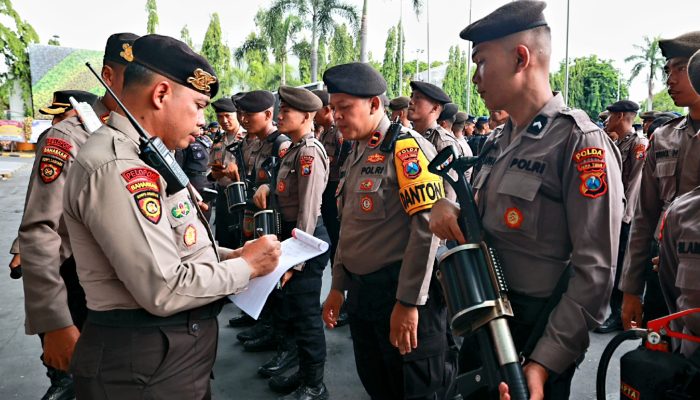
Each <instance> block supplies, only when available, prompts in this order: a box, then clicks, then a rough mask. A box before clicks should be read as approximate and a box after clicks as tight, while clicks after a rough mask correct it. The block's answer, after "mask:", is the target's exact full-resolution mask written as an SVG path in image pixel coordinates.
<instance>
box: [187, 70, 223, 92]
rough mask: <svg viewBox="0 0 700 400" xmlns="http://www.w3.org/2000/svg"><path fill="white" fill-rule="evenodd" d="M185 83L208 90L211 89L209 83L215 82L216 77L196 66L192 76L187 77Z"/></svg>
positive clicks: (198, 88)
mask: <svg viewBox="0 0 700 400" xmlns="http://www.w3.org/2000/svg"><path fill="white" fill-rule="evenodd" d="M187 83H189V84H190V85H192V86H194V88H195V89H197V90H201V91H204V92H208V91H210V90H211V88H210V87H209V85H211V84H212V83H216V77H215V76H214V75H212V74H210V73H208V72H206V71H204V70H203V69H201V68H197V69H195V70H194V76H190V77H189V78H187Z"/></svg>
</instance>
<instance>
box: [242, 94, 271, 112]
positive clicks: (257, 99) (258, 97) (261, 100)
mask: <svg viewBox="0 0 700 400" xmlns="http://www.w3.org/2000/svg"><path fill="white" fill-rule="evenodd" d="M274 106H275V95H274V94H272V92H269V91H267V90H253V91H252V92H247V93H246V94H244V95H243V97H241V98H240V99H238V100H236V107H237V108H238V109H239V110H241V111H245V112H249V113H257V112H262V111H265V110H267V109H268V108H272V107H274Z"/></svg>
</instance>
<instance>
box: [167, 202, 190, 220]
mask: <svg viewBox="0 0 700 400" xmlns="http://www.w3.org/2000/svg"><path fill="white" fill-rule="evenodd" d="M191 210H192V206H191V205H190V202H189V201H181V202H179V203H177V205H176V206H175V207H173V208H172V210H170V214H172V216H173V217H175V218H178V219H179V218H182V217H185V216H187V215H189V213H190V211H191Z"/></svg>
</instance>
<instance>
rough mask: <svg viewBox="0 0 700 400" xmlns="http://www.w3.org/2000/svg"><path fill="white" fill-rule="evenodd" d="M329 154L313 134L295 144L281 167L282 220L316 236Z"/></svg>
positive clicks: (326, 179) (280, 198) (279, 191)
mask: <svg viewBox="0 0 700 400" xmlns="http://www.w3.org/2000/svg"><path fill="white" fill-rule="evenodd" d="M328 165H329V161H328V155H326V151H325V150H324V149H323V145H321V142H319V141H318V140H316V139H315V138H314V136H313V133H309V134H308V135H306V136H304V137H303V138H302V139H301V141H300V142H297V143H294V144H293V145H292V146H291V147H290V148H289V150H288V151H287V154H286V155H285V156H284V160H283V161H282V164H281V165H280V168H279V172H278V174H277V186H276V188H275V194H276V195H277V200H278V203H279V210H280V213H281V214H282V218H283V219H284V220H285V221H287V222H296V224H297V225H296V227H297V229H301V230H303V231H304V232H306V233H308V234H310V235H313V234H314V230H315V229H316V221H317V220H318V217H319V216H320V215H321V199H322V196H323V191H324V190H325V188H326V184H327V183H328Z"/></svg>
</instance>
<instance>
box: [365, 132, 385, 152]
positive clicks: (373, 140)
mask: <svg viewBox="0 0 700 400" xmlns="http://www.w3.org/2000/svg"><path fill="white" fill-rule="evenodd" d="M381 139H382V133H381V132H379V131H374V132H373V133H372V136H371V137H370V138H369V142H367V147H369V148H370V149H373V148H375V147H377V146H379V142H380V140H381Z"/></svg>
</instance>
